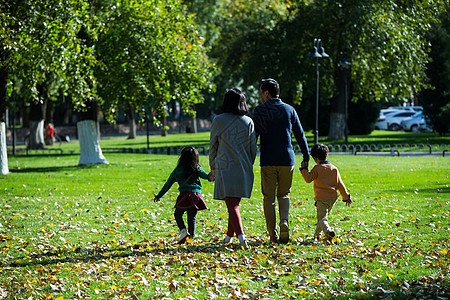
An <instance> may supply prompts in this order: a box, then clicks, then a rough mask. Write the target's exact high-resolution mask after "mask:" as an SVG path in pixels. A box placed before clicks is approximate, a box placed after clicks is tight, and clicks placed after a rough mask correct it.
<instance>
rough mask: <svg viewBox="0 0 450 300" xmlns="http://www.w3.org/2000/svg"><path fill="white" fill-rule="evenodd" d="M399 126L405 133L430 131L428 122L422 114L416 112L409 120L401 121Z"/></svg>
mask: <svg viewBox="0 0 450 300" xmlns="http://www.w3.org/2000/svg"><path fill="white" fill-rule="evenodd" d="M400 125H401V126H402V128H403V130H405V131H411V132H420V131H431V126H430V122H429V120H427V119H426V118H425V117H424V115H423V112H418V113H416V114H415V115H413V116H411V117H410V118H407V119H404V120H402V121H401V123H400Z"/></svg>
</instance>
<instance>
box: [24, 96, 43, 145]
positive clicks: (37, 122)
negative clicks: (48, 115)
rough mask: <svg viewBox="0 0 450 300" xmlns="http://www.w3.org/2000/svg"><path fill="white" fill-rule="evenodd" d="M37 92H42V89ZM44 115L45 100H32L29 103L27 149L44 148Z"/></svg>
mask: <svg viewBox="0 0 450 300" xmlns="http://www.w3.org/2000/svg"><path fill="white" fill-rule="evenodd" d="M39 94H40V95H42V94H43V93H42V89H41V91H40V93H39ZM44 116H45V100H44V103H41V102H36V101H32V102H31V105H30V136H29V139H28V148H29V149H43V148H45V139H44Z"/></svg>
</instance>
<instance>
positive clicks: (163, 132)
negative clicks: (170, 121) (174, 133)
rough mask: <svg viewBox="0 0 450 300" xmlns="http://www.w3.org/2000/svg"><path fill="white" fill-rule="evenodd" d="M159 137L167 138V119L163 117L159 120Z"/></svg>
mask: <svg viewBox="0 0 450 300" xmlns="http://www.w3.org/2000/svg"><path fill="white" fill-rule="evenodd" d="M161 123H162V127H161V136H167V117H166V116H165V115H164V116H163V117H162V120H161Z"/></svg>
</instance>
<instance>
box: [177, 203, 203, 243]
mask: <svg viewBox="0 0 450 300" xmlns="http://www.w3.org/2000/svg"><path fill="white" fill-rule="evenodd" d="M197 211H198V210H197V209H196V208H195V207H188V208H175V213H174V216H175V221H176V222H177V225H178V228H179V229H180V230H182V229H185V228H186V225H184V221H183V214H184V212H187V223H188V232H189V235H190V236H191V238H193V237H194V235H195V219H196V217H197Z"/></svg>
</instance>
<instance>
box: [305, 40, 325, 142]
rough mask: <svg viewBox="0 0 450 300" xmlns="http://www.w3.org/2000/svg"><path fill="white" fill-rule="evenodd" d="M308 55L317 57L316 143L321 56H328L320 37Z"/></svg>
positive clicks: (316, 139)
mask: <svg viewBox="0 0 450 300" xmlns="http://www.w3.org/2000/svg"><path fill="white" fill-rule="evenodd" d="M306 56H308V57H315V58H316V121H315V128H314V144H317V143H319V58H321V57H322V58H327V57H329V55H328V54H326V53H325V49H324V48H323V47H322V41H321V40H320V39H314V43H313V47H312V48H311V52H310V53H308V54H307V55H306Z"/></svg>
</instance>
